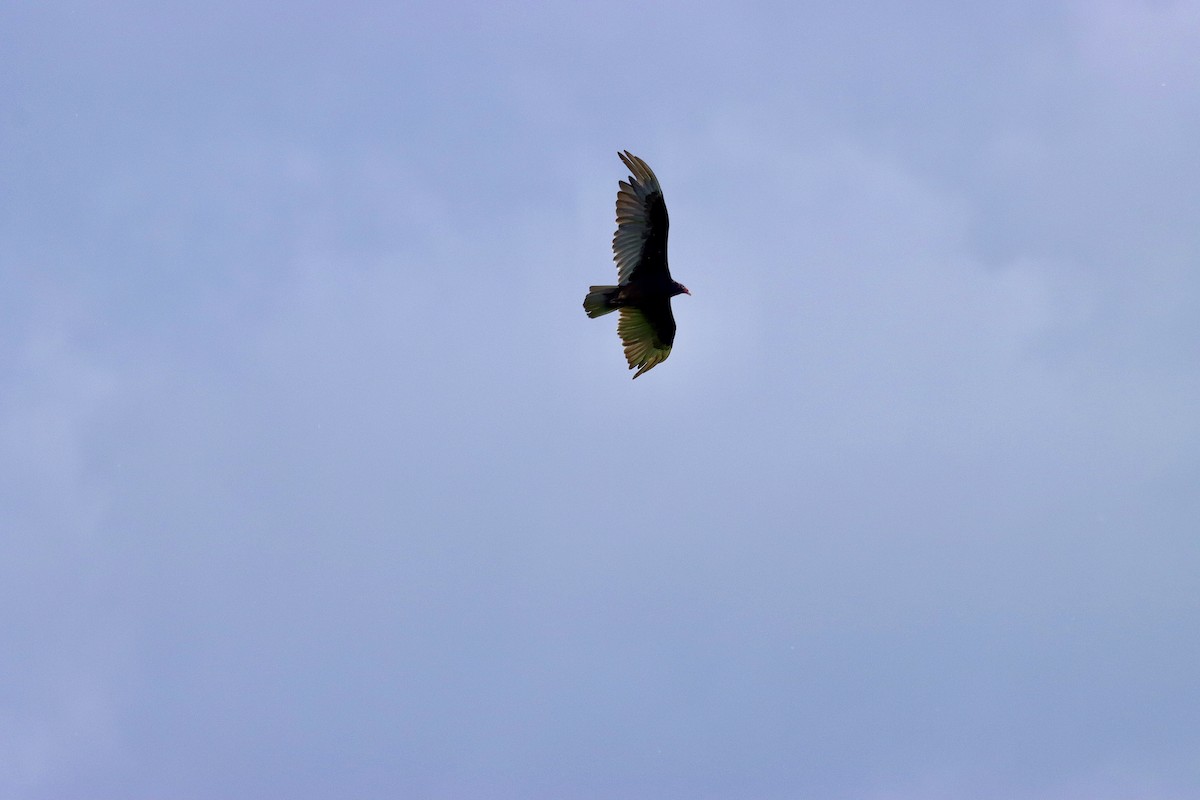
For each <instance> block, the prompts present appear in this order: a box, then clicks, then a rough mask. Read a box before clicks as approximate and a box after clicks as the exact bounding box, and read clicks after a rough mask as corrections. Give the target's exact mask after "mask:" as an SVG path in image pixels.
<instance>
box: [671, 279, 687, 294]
mask: <svg viewBox="0 0 1200 800" xmlns="http://www.w3.org/2000/svg"><path fill="white" fill-rule="evenodd" d="M677 294H686V295H688V296H689V297H690V296H691V294H692V293H691V292H689V291H688V288H687V287H686V286H684V285H683V284H682V283H679V282H678V281H676V282H675V285H674V286H672V287H671V295H672V296H674V295H677Z"/></svg>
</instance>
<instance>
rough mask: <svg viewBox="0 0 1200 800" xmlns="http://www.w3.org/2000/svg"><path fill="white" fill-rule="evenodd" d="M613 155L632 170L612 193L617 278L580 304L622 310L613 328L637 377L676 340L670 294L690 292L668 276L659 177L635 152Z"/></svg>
mask: <svg viewBox="0 0 1200 800" xmlns="http://www.w3.org/2000/svg"><path fill="white" fill-rule="evenodd" d="M618 155H619V156H620V157H621V160H622V161H623V162H625V166H627V167H629V171H630V172H631V173H632V174H631V175H630V178H629V182H625V181H621V184H620V190H619V191H618V192H617V232H616V233H615V234H614V235H613V256H614V258H615V259H616V262H617V275H618V279H619V283H618V284H617V285H616V286H593V287H591V289H590V290H589V292H588V295H587V297H585V298H584V301H583V308H584V310H585V311H586V312H587V315H588V316H589V317H599V316H602V315H604V314H607V313H609V312H611V311H616V310H620V311H621V321H620V322H619V323H618V325H617V332H618V333H619V334H620V336H621V340H622V342H623V343H624V345H625V358H626V360H627V361H628V362H629V368H630V369H633V368H635V367H636V368H638V371H637V373H636V374H635V375H634V376H633V377H635V378H636V377H638V375H641V374H642V373H643V372H645V371H646V370H648V369H651V368H652V367H654V366H656V365H657V364H660V363H662V362H663V361H665V360H666V359H667V356H668V355H670V353H671V347H672V345H673V344H674V342H675V317H674V315H673V314H672V313H671V298H672V297H674V296H675V295H678V294H685V293H686V294H691V292H688V290H687V288H686V287H685V286H684V285H683V284H681V283H677V282H676V281H674V280H673V279H672V278H671V271H670V269H669V267H668V266H667V232H668V230H669V228H670V219H669V217H668V216H667V204H666V202H665V201H664V200H663V194H662V189H661V188H660V187H659V184H658V178H657V177H656V176H655V175H654V172H653V171H652V170H651V169H650V167H649V166H647V165H646V162H645V161H642V160H641V159H640V158H638V157H637V156H634V155H632V154H630V153H629V152H628V151H626V152H624V153H619V154H618Z"/></svg>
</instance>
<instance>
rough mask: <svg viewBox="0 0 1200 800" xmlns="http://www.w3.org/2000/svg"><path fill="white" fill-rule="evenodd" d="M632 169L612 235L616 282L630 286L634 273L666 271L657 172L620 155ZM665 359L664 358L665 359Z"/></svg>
mask: <svg viewBox="0 0 1200 800" xmlns="http://www.w3.org/2000/svg"><path fill="white" fill-rule="evenodd" d="M617 155H619V156H620V157H621V161H623V162H625V166H626V167H628V168H629V172H630V178H629V181H628V182H626V181H621V184H620V185H621V188H620V189H619V190H617V232H616V233H615V234H613V258H614V259H615V260H616V262H617V282H618V283H627V282H628V281H629V279H630V278H631V277H632V276H633V273H634V270H638V271H639V277H647V278H650V277H654V276H651V275H643V274H641V273H645V272H656V271H658V270H662V271H663V272H664V273H665V272H666V268H667V227H668V224H669V220H668V218H667V204H666V203H665V202H664V201H663V194H662V187H661V186H659V185H658V178H656V177H655V176H654V171H653V170H651V169H650V167H648V166H646V162H645V161H642V160H641V159H640V158H638V157H637V156H635V155H633V154H631V153H630V152H629V151H625V152H624V153H618V154H617ZM664 277H665V275H664ZM664 358H665V356H664Z"/></svg>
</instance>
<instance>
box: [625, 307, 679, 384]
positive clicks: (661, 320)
mask: <svg viewBox="0 0 1200 800" xmlns="http://www.w3.org/2000/svg"><path fill="white" fill-rule="evenodd" d="M617 333H618V334H620V336H621V342H622V343H623V344H624V345H625V360H626V361H628V362H629V368H630V369H633V368H634V367H637V372H636V373H635V374H634V376H633V377H635V378H636V377H637V376H638V375H641V374H642V373H643V372H645V371H646V370H648V369H651V368H652V367H654V366H656V365H658V364H661V363H662V362H664V361H666V360H667V356H669V355H671V344H672V343H673V342H674V341H675V316H674V315H673V314H672V313H671V301H670V300H663V301H662V302H661V303H655V304H654V305H650V306H645V307H642V308H631V307H627V308H622V309H621V320H620V321H619V322H618V323H617Z"/></svg>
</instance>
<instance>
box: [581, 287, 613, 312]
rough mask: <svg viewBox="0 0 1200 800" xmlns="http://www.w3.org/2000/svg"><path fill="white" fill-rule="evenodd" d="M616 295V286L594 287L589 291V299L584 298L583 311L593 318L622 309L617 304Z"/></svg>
mask: <svg viewBox="0 0 1200 800" xmlns="http://www.w3.org/2000/svg"><path fill="white" fill-rule="evenodd" d="M616 294H617V287H616V286H593V287H591V288H590V289H588V293H587V297H585V298H583V310H584V311H586V312H587V315H588V316H589V317H593V318H595V317H600V316H603V315H605V314H607V313H608V312H610V311H616V310H617V309H618V308H620V306H618V305H617V304H616V302H615V296H616Z"/></svg>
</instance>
